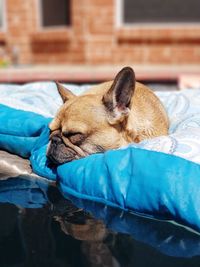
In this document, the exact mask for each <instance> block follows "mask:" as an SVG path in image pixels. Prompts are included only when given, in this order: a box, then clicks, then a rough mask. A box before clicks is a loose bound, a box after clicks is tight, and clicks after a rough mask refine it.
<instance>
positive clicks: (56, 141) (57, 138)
mask: <svg viewBox="0 0 200 267" xmlns="http://www.w3.org/2000/svg"><path fill="white" fill-rule="evenodd" d="M51 142H52V143H54V144H56V145H59V144H61V143H62V139H61V137H60V136H59V135H54V136H52V138H51Z"/></svg>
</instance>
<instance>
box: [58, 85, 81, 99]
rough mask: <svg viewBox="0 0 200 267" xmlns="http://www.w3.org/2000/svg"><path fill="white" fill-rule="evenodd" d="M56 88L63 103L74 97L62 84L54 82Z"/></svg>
mask: <svg viewBox="0 0 200 267" xmlns="http://www.w3.org/2000/svg"><path fill="white" fill-rule="evenodd" d="M56 86H57V89H58V92H59V94H60V96H61V98H62V100H63V102H64V103H65V102H66V101H68V100H69V99H72V98H74V97H76V96H75V95H74V94H73V93H72V92H71V91H70V90H68V89H67V88H65V87H64V86H63V85H62V84H60V83H58V82H56Z"/></svg>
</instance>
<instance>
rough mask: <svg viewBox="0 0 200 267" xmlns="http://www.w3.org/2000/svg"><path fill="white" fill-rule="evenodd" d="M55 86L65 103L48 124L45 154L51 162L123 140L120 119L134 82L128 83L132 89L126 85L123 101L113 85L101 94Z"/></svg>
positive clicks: (126, 109)
mask: <svg viewBox="0 0 200 267" xmlns="http://www.w3.org/2000/svg"><path fill="white" fill-rule="evenodd" d="M129 72H130V70H129ZM129 72H128V74H129V75H130V73H129ZM132 73H133V72H131V74H132ZM118 75H119V74H118ZM113 84H114V85H115V81H114V83H113ZM121 85H122V84H120V87H121ZM57 86H58V90H59V92H60V94H61V96H62V98H63V100H64V101H65V103H64V105H63V106H62V107H61V109H60V111H59V112H58V114H57V116H56V117H55V119H54V120H53V121H52V122H51V124H50V126H49V127H50V130H51V135H50V142H49V146H48V151H47V157H48V158H49V159H50V160H51V161H52V162H53V163H54V164H63V163H65V162H69V161H72V160H74V159H79V158H82V157H85V156H87V155H90V154H93V153H99V152H104V151H106V150H108V149H114V148H118V147H120V146H122V145H125V144H127V142H126V141H125V139H124V127H123V120H124V118H125V117H127V114H128V105H130V98H131V96H132V92H133V90H134V84H132V83H131V84H130V85H129V87H131V88H132V89H131V90H130V89H129V90H130V91H131V93H130V97H129V98H128V100H127V93H126V94H125V96H124V100H123V101H125V104H124V103H123V101H122V99H121V97H123V95H122V96H121V97H120V96H119V93H118V96H117V97H119V100H120V101H119V100H118V99H117V97H116V93H117V92H118V91H117V90H116V89H118V88H116V85H115V86H112V87H111V88H110V90H109V91H108V92H107V93H106V94H104V95H103V94H96V95H95V94H91V95H89V94H88V95H81V96H75V95H73V94H72V93H71V92H70V91H68V90H65V89H64V88H63V87H62V86H61V85H60V84H57ZM123 87H124V83H123ZM125 89H126V88H125ZM125 89H124V90H125ZM118 102H119V105H118Z"/></svg>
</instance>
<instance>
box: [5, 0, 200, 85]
mask: <svg viewBox="0 0 200 267" xmlns="http://www.w3.org/2000/svg"><path fill="white" fill-rule="evenodd" d="M125 65H130V66H132V67H133V68H134V69H135V72H136V76H137V78H138V79H139V80H142V81H143V80H146V81H177V80H180V79H181V78H180V77H185V75H186V76H188V75H189V76H191V75H192V77H194V76H195V77H199V74H200V1H199V0H163V1H160V0H0V82H16V83H23V82H29V81H36V80H37V81H39V80H60V81H64V82H78V83H83V82H96V81H102V80H107V79H112V78H113V75H114V74H115V73H116V72H117V71H118V70H119V69H120V68H121V67H123V66H125ZM183 79H184V78H183ZM195 79H197V80H198V78H195ZM192 80H193V79H192Z"/></svg>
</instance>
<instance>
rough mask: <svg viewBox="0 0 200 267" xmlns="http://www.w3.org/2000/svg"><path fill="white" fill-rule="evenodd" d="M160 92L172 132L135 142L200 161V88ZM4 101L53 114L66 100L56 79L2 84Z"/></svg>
mask: <svg viewBox="0 0 200 267" xmlns="http://www.w3.org/2000/svg"><path fill="white" fill-rule="evenodd" d="M90 86H91V85H90ZM90 86H89V85H82V86H80V85H74V84H68V85H67V88H68V89H70V90H72V91H73V92H74V93H75V94H80V93H82V92H84V91H85V90H87V89H88V87H90ZM156 94H157V95H158V97H159V98H160V99H161V101H162V102H163V104H164V106H165V108H166V110H167V112H168V115H169V118H170V131H169V133H170V134H169V136H161V137H157V138H153V139H151V140H145V141H143V142H141V143H140V144H131V145H132V146H136V147H140V148H145V149H149V150H154V151H161V152H164V153H168V154H172V155H177V156H180V157H183V158H185V159H188V160H191V161H193V162H196V163H199V164H200V89H189V90H187V89H186V90H183V91H166V92H156ZM0 103H2V104H5V105H8V106H10V107H14V108H19V109H23V110H27V111H33V112H36V113H39V114H41V115H43V116H46V117H53V116H54V115H55V113H56V111H57V110H58V108H59V107H60V105H61V104H62V100H61V98H60V96H59V94H58V92H57V89H56V86H55V84H54V83H53V82H38V83H30V84H26V85H13V84H11V85H7V84H6V85H4V84H2V85H0Z"/></svg>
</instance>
